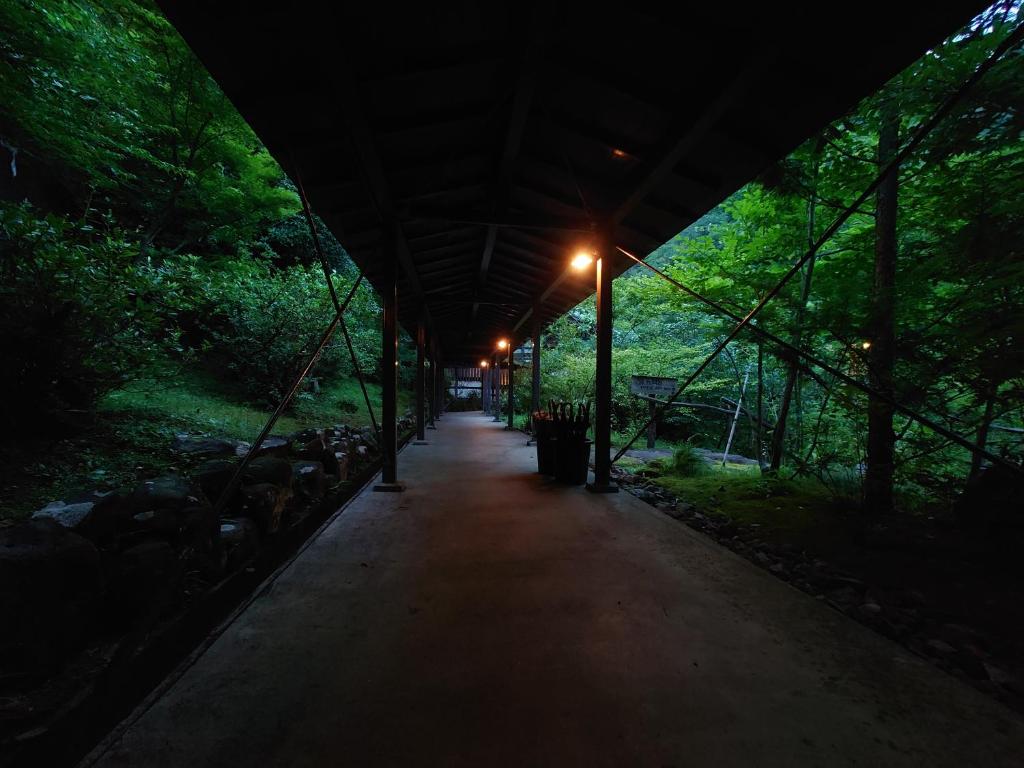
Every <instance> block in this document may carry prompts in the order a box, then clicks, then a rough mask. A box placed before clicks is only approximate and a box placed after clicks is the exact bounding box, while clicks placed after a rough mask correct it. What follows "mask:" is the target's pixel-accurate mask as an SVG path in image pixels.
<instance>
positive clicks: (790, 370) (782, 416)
mask: <svg viewBox="0 0 1024 768" xmlns="http://www.w3.org/2000/svg"><path fill="white" fill-rule="evenodd" d="M811 163H812V165H811V195H810V198H809V199H808V200H807V247H808V248H810V247H812V246H813V245H814V215H815V210H816V208H817V205H816V203H817V197H818V169H819V168H820V166H821V149H820V147H819V148H817V149H815V152H814V156H813V158H812V161H811ZM814 258H815V257H814V256H811V258H810V259H809V260H808V261H807V267H806V268H805V270H804V274H803V282H802V284H801V286H800V303H799V304H798V305H797V308H796V318H795V321H794V325H795V330H794V331H793V336H792V338H791V343H792V344H793V346H795V347H799V346H800V345H801V343H802V342H803V323H804V309H805V308H806V307H807V300H808V299H809V298H810V295H811V277H812V276H813V274H814ZM798 372H799V367H798V366H797V360H796V358H793V359H791V360H790V361H789V365H788V367H787V371H786V385H785V387H783V389H782V400H781V401H780V402H779V418H778V420H777V421H776V422H775V429H774V430H773V431H772V445H771V455H772V463H771V466H770V470H771V471H772V472H778V471H779V467H780V466H782V454H783V452H784V443H785V440H786V421H787V419H788V418H789V408H790V405H791V404H792V402H793V390H794V388H795V387H796V377H797V373H798Z"/></svg>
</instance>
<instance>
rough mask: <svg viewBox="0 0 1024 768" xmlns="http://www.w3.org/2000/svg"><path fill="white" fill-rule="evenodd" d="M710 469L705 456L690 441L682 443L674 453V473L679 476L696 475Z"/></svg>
mask: <svg viewBox="0 0 1024 768" xmlns="http://www.w3.org/2000/svg"><path fill="white" fill-rule="evenodd" d="M707 471H708V463H707V462H706V461H705V460H704V457H703V456H701V455H700V454H699V453H697V450H696V449H695V448H694V447H693V446H692V445H690V444H689V443H682V444H681V445H679V446H678V447H677V448H676V449H675V451H674V452H673V454H672V473H673V474H675V475H678V476H679V477H696V476H697V475H703V474H704V473H706V472H707Z"/></svg>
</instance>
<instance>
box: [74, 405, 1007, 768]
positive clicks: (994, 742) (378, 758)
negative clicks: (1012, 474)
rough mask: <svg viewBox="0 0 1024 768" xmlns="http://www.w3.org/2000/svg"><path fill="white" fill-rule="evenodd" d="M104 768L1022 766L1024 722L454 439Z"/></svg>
mask: <svg viewBox="0 0 1024 768" xmlns="http://www.w3.org/2000/svg"><path fill="white" fill-rule="evenodd" d="M429 437H430V440H431V444H430V445H425V446H410V447H409V448H407V449H406V450H405V451H404V452H403V453H402V454H401V458H400V467H401V470H400V474H401V476H402V478H403V479H404V480H405V481H406V482H407V483H408V491H407V492H406V493H404V494H375V493H371V492H364V493H363V494H362V495H361V496H360V497H358V498H357V499H356V500H355V501H354V502H353V503H351V504H350V505H349V506H348V507H347V508H346V509H345V510H344V511H343V513H342V514H341V515H339V516H338V517H337V518H336V519H335V520H334V522H333V523H332V524H331V525H330V526H328V527H327V528H326V530H324V531H323V532H322V534H321V535H320V536H319V538H317V539H316V540H315V541H314V542H313V543H312V544H311V546H309V548H308V549H306V550H305V552H303V553H302V554H301V555H300V556H299V557H298V558H297V559H296V560H295V561H294V562H293V563H292V564H291V565H290V566H289V567H287V568H286V569H284V570H283V571H282V572H281V573H279V574H278V576H277V577H276V578H275V579H272V580H271V581H269V582H268V583H267V585H266V586H265V588H264V589H263V590H262V592H261V593H260V594H259V597H258V598H257V599H256V600H254V601H253V602H252V604H251V605H250V606H249V607H248V608H246V609H245V610H244V611H243V612H242V613H241V614H240V615H239V616H238V617H237V618H236V619H235V620H234V621H233V622H232V623H231V624H230V625H229V626H227V628H226V629H225V630H224V631H223V634H221V635H220V637H219V638H218V639H217V640H216V641H215V642H214V643H213V644H212V645H211V646H210V647H209V648H208V649H207V650H206V651H205V652H204V653H203V654H201V655H199V656H198V657H197V658H196V659H195V660H194V663H192V664H191V665H190V666H188V667H187V668H185V669H183V670H180V671H179V674H180V677H178V678H177V679H176V680H173V681H172V682H170V684H169V685H168V686H166V687H165V689H164V690H163V691H162V693H160V694H159V695H157V696H154V697H153V698H152V700H151V701H149V702H147V704H146V705H145V706H143V707H140V709H139V710H138V711H137V712H136V713H135V714H134V715H133V716H132V718H130V719H129V720H128V721H126V722H125V723H124V724H122V727H121V728H120V729H119V730H118V731H116V732H115V734H114V735H112V737H111V738H110V739H109V740H108V742H107V743H106V744H105V745H103V746H102V747H101V748H100V749H98V750H97V751H96V752H95V753H94V754H93V755H92V756H91V757H90V758H89V759H88V760H87V761H86V764H87V765H93V764H96V765H100V766H139V767H140V768H141V767H142V766H146V767H147V768H156V767H158V766H175V767H179V766H184V767H185V768H205V767H206V766H209V767H210V768H214V767H216V768H225V767H230V766H260V767H261V768H263V767H266V768H269V767H271V766H343V765H344V766H348V765H352V766H375V765H394V766H429V765H439V766H576V765H579V766H659V767H661V766H705V765H706V766H746V765H757V766H804V765H820V766H835V765H840V766H847V765H849V766H853V765H857V766H872V767H873V768H874V767H878V766H904V765H906V766H910V765H914V766H967V765H983V766H1003V765H1005V766H1010V765H1014V766H1019V765H1021V761H1022V755H1024V727H1022V721H1021V720H1020V719H1019V718H1018V717H1017V716H1015V715H1013V714H1012V713H1010V712H1009V711H1008V710H1005V709H1004V708H1003V707H1001V705H999V704H998V703H996V702H994V701H991V700H989V699H988V698H986V697H985V696H983V695H981V694H980V693H978V692H976V691H974V690H973V689H971V688H968V687H966V686H964V685H962V684H960V683H959V682H958V681H956V680H954V679H953V678H951V677H949V676H947V675H945V674H944V673H942V672H940V671H938V670H936V669H934V668H932V667H931V666H930V665H928V664H927V663H925V662H923V661H921V660H919V659H917V658H916V657H914V656H912V655H910V654H908V653H907V652H905V651H904V650H903V649H901V648H900V647H898V646H896V645H894V644H892V643H890V642H889V641H887V640H885V639H884V638H882V637H879V636H877V635H875V634H873V633H872V632H870V631H869V630H867V629H865V628H863V627H861V626H860V625H858V624H855V623H854V622H852V621H850V620H849V619H847V618H845V617H844V616H842V615H840V614H838V613H836V612H834V611H832V610H831V609H829V608H827V607H826V606H824V605H822V604H821V603H819V602H817V601H815V600H814V599H813V598H811V597H808V596H807V595H804V594H802V593H800V592H797V591H795V590H793V589H791V588H790V587H789V586H787V585H786V584H784V583H782V582H780V581H778V580H776V579H774V578H773V577H772V576H770V575H769V574H767V573H765V572H763V571H761V570H759V569H757V568H755V567H754V566H752V565H751V564H749V563H747V562H746V561H744V560H742V559H740V558H738V557H736V556H734V555H733V554H732V553H730V552H728V551H725V550H723V549H721V548H719V547H718V546H717V545H715V544H714V543H712V542H710V541H709V540H707V539H705V538H703V537H702V536H700V535H699V534H697V533H695V532H693V531H691V530H690V529H688V528H686V527H685V526H683V525H681V524H680V523H678V522H676V521H674V520H672V519H670V518H668V517H666V516H663V515H661V514H660V513H658V512H656V511H655V510H653V509H651V508H650V507H648V506H647V505H645V504H643V503H641V502H640V501H638V500H637V499H635V498H633V497H632V496H630V495H628V494H625V493H621V494H618V495H609V496H594V495H591V494H588V493H587V492H586V491H584V490H583V489H582V488H561V487H557V486H554V485H551V484H550V483H548V482H546V481H544V480H542V479H541V478H540V477H539V476H537V475H535V474H533V470H534V469H535V460H534V456H535V454H534V449H533V448H527V447H526V446H525V439H524V437H523V436H522V435H519V434H510V433H506V432H503V431H502V430H501V428H500V425H497V424H494V423H493V422H492V421H490V420H489V419H486V418H484V417H482V416H480V415H479V414H449V415H446V416H445V417H444V419H442V420H441V422H439V427H438V430H437V431H436V432H431V433H430V434H429Z"/></svg>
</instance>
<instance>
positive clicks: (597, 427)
mask: <svg viewBox="0 0 1024 768" xmlns="http://www.w3.org/2000/svg"><path fill="white" fill-rule="evenodd" d="M609 234H610V233H608V232H605V233H604V235H603V237H601V239H600V241H599V243H598V251H597V256H598V258H597V262H596V263H595V265H594V266H595V269H596V271H597V297H596V300H597V301H596V303H597V324H596V325H597V360H596V366H595V369H596V370H595V382H594V385H595V386H594V481H593V482H592V483H588V484H587V490H589V491H594V492H595V493H616V492H617V491H618V490H619V488H618V486H617V485H615V484H614V483H612V477H611V475H612V462H611V449H612V273H613V269H612V260H613V259H614V258H615V246H614V243H613V241H612V238H611V237H609Z"/></svg>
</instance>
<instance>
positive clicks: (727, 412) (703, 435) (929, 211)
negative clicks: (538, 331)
mask: <svg viewBox="0 0 1024 768" xmlns="http://www.w3.org/2000/svg"><path fill="white" fill-rule="evenodd" d="M1017 13H1018V7H1017V4H1015V3H1000V4H997V5H995V6H993V7H992V8H991V9H989V10H988V11H987V12H986V13H985V14H984V15H983V16H981V17H979V18H978V19H976V20H975V22H974V23H973V24H972V25H971V26H970V27H969V28H967V29H965V30H964V31H963V32H961V33H960V34H958V35H956V36H954V37H952V38H950V39H949V40H947V41H945V43H944V44H943V45H941V46H939V47H938V48H936V49H935V50H933V51H930V52H929V53H928V55H926V56H925V57H923V58H921V59H920V60H919V61H917V62H916V63H915V64H914V65H913V66H911V67H910V68H908V69H907V70H906V71H904V72H903V73H901V74H900V75H899V76H898V77H896V78H894V79H893V80H892V81H891V82H889V83H888V84H887V85H886V86H885V87H884V88H883V89H882V90H881V91H879V92H878V93H877V94H875V95H874V96H872V97H871V98H869V99H867V100H865V101H864V102H863V103H862V104H860V105H859V107H858V108H857V109H856V110H854V111H853V112H851V113H849V114H848V115H846V116H845V117H843V118H842V119H841V120H839V121H837V122H836V123H835V124H833V125H832V126H830V127H829V128H828V129H827V130H826V131H824V132H823V133H822V134H821V135H820V136H816V137H814V138H813V139H811V140H810V141H808V142H807V143H805V144H804V145H803V146H802V147H801V148H800V149H798V150H797V151H796V152H794V153H793V154H792V155H791V156H790V157H788V158H787V159H786V160H785V161H784V162H783V163H780V164H778V165H777V166H776V167H774V168H772V169H771V170H770V171H769V172H768V173H766V174H765V175H764V176H763V177H762V178H761V179H759V180H758V181H757V182H756V183H753V184H750V185H748V186H747V187H745V188H744V189H742V190H740V191H738V192H737V193H735V194H734V195H732V196H731V197H730V198H729V199H728V200H727V201H725V202H724V203H723V204H722V205H721V206H719V207H718V208H717V209H715V210H714V211H712V212H711V213H709V214H708V215H707V216H705V217H704V218H703V219H702V220H701V221H700V222H698V223H697V224H695V225H694V226H692V227H690V228H689V229H687V230H686V231H684V232H682V233H680V234H679V235H678V236H677V237H676V238H675V239H673V240H672V241H671V242H669V243H666V244H665V245H664V246H663V247H662V248H661V249H660V250H659V251H657V252H656V253H655V254H654V255H653V256H652V257H651V259H650V261H651V263H652V264H655V265H657V266H658V267H659V268H661V269H663V270H664V271H665V272H666V273H667V274H668V275H669V276H671V277H673V278H675V279H676V280H678V281H679V282H681V283H682V284H684V285H686V286H688V287H690V288H692V289H695V290H696V291H697V292H698V293H700V294H701V295H703V296H705V297H706V298H708V299H710V300H712V301H714V302H717V303H718V304H720V305H722V306H724V307H725V308H726V309H728V310H730V311H732V312H733V313H735V314H737V315H739V316H743V315H745V314H746V313H747V312H748V311H749V310H750V309H751V308H752V307H754V306H755V305H756V304H757V302H758V301H759V300H760V299H761V298H762V297H763V296H764V294H765V293H766V292H767V291H768V290H769V289H770V288H771V286H772V285H774V283H775V282H776V281H777V280H778V279H779V277H780V276H781V275H782V274H783V273H784V272H785V271H786V270H787V269H788V268H789V267H790V266H791V265H792V264H793V263H794V262H795V261H797V260H798V259H799V258H800V256H802V255H803V253H804V252H805V251H807V250H808V248H809V247H810V245H811V244H812V243H813V242H814V241H815V240H816V239H817V238H818V237H819V236H820V234H821V232H822V231H824V229H825V228H826V227H827V226H828V225H829V224H831V222H832V220H833V219H834V218H835V217H836V215H837V214H838V212H839V211H841V210H842V209H844V208H845V207H846V206H847V205H848V204H849V201H851V200H853V199H854V198H855V197H856V196H857V195H858V194H859V192H860V191H861V190H863V189H864V188H865V187H866V186H867V184H868V182H869V181H870V180H871V179H872V177H873V176H874V175H875V174H877V173H878V171H879V169H880V167H881V166H882V165H884V164H885V163H886V162H887V161H888V160H889V159H890V158H891V157H892V155H893V154H894V152H895V148H896V147H899V146H900V145H901V143H903V142H905V141H906V140H907V138H908V136H910V135H911V134H912V132H913V131H914V130H915V129H916V128H917V127H918V126H919V125H921V123H922V122H924V121H925V120H926V119H927V118H928V117H929V116H930V115H931V114H932V113H933V111H934V110H935V109H936V108H937V107H938V105H939V104H940V103H941V102H942V101H943V99H945V98H947V97H948V96H949V94H950V93H952V92H954V91H956V89H957V88H958V87H959V86H960V84H961V83H962V82H963V81H964V80H965V78H966V77H967V76H968V75H969V74H970V73H971V72H972V71H973V70H974V69H975V68H976V67H977V66H978V65H979V64H980V63H981V62H982V61H983V60H985V59H986V57H988V56H989V55H990V53H991V52H992V51H993V49H994V48H995V47H996V46H997V45H998V44H999V43H1000V42H1001V41H1002V40H1003V39H1004V38H1005V37H1006V36H1007V34H1009V32H1010V31H1011V30H1012V29H1013V28H1014V27H1015V25H1016V20H1017ZM1022 71H1024V69H1022V67H1021V54H1020V51H1019V50H1017V51H1014V52H1013V53H1011V54H1008V55H1007V56H1006V57H1005V58H1004V59H1003V60H1002V61H1001V62H1000V63H999V64H998V65H997V67H996V68H995V69H994V70H993V71H991V72H990V73H988V74H987V75H986V76H985V77H984V78H983V79H982V80H981V81H980V83H979V84H978V85H977V86H976V87H975V88H973V89H972V90H971V91H970V92H969V93H968V94H967V95H966V96H965V97H964V99H963V100H962V102H961V103H960V104H959V105H958V106H957V108H956V109H955V111H954V112H953V114H952V115H950V116H949V117H948V118H946V119H945V120H944V121H942V122H941V123H940V124H939V126H938V127H937V128H936V130H935V131H934V132H933V133H932V134H931V135H930V136H929V137H928V138H927V140H926V142H925V144H924V145H923V147H922V148H921V149H920V150H918V151H917V152H915V153H914V154H913V155H911V156H910V157H909V158H908V159H907V160H906V161H905V162H903V163H902V165H901V166H900V167H899V169H898V172H897V173H896V174H895V175H894V176H893V177H892V179H891V181H890V182H888V183H887V184H886V185H883V187H882V189H881V190H879V192H878V193H877V194H876V195H875V196H874V198H873V203H872V204H870V205H865V206H864V207H862V208H861V209H859V210H857V211H856V212H855V214H854V215H853V216H852V217H851V218H850V220H849V221H848V222H847V223H846V224H845V225H844V226H843V227H841V228H840V230H839V231H838V232H837V233H836V234H835V236H834V237H832V238H831V239H830V240H829V241H828V242H827V243H826V244H825V245H824V246H823V247H822V249H821V250H820V251H819V252H818V253H817V254H816V256H815V258H813V259H811V260H810V261H809V262H808V263H807V265H806V267H805V268H804V269H803V270H802V273H801V274H800V275H799V276H798V278H797V279H794V280H792V281H790V283H789V284H788V285H787V287H786V288H785V289H784V291H783V292H782V293H781V295H780V296H779V297H778V298H777V299H775V300H774V301H772V302H771V303H770V304H768V305H767V307H766V309H765V311H764V312H762V313H761V314H760V315H759V316H758V318H757V321H756V322H757V323H758V324H759V325H760V326H761V327H762V328H764V329H766V330H770V331H771V332H772V333H774V334H775V335H776V336H780V337H782V338H783V339H785V340H787V341H789V342H790V343H791V344H793V345H794V346H796V347H800V348H803V349H807V350H812V351H813V352H814V354H815V355H816V356H818V357H819V358H821V359H823V360H824V361H826V362H827V363H828V364H829V365H830V366H832V367H833V368H835V369H838V370H840V371H841V372H843V373H845V374H847V375H848V376H851V377H853V378H854V379H856V380H859V381H863V382H865V383H867V384H870V385H872V386H874V387H875V388H876V389H879V390H883V391H885V392H888V393H890V394H891V395H892V396H894V398H895V399H896V400H897V401H899V402H900V403H901V404H903V405H905V406H907V407H908V408H910V409H911V410H913V411H914V412H916V413H920V414H922V415H925V417H926V418H928V419H930V420H932V421H934V422H937V423H938V424H940V425H941V426H944V427H946V428H947V429H948V430H950V431H952V432H954V433H956V434H958V435H961V436H964V437H966V438H969V440H970V441H971V442H973V443H976V444H977V445H979V446H980V447H982V448H987V449H988V451H989V452H990V453H992V454H995V455H996V456H1001V457H1005V458H1006V459H1008V460H1009V461H1010V462H1015V463H1019V462H1020V460H1021V457H1022V455H1024V410H1022V406H1024V400H1022V398H1024V389H1022V385H1024V378H1022V374H1024V324H1022V323H1024V260H1022V252H1021V247H1022V246H1021V244H1022V242H1024V239H1022V235H1024V215H1022V210H1021V204H1020V201H1021V199H1022V192H1024V142H1022V140H1021V129H1022V127H1024V122H1022V121H1024V115H1022V113H1021V110H1020V106H1021V104H1024V77H1022ZM593 324H594V302H593V299H590V300H588V301H586V302H584V303H583V304H581V305H580V306H579V307H577V308H576V309H575V310H574V311H573V312H571V313H569V314H568V315H566V316H565V317H563V318H561V319H560V320H559V321H557V322H556V323H555V325H554V326H553V327H552V328H551V329H550V332H549V334H548V336H547V339H546V342H545V346H547V347H549V348H550V349H549V350H547V351H546V352H547V354H546V357H545V368H546V371H547V375H546V378H545V384H546V395H548V396H554V397H560V398H574V397H575V398H580V397H587V396H589V395H590V393H591V392H592V390H593V362H592V360H593V352H592V350H593V339H592V331H593ZM733 324H734V323H733V322H731V321H729V320H727V319H725V318H723V317H721V316H718V315H716V314H715V313H714V312H712V311H710V310H709V309H708V308H707V307H706V306H705V305H702V304H701V303H699V302H697V301H695V300H694V299H693V298H691V297H689V296H687V295H686V294H685V293H682V292H681V291H679V290H678V289H677V288H676V287H674V286H672V285H671V284H669V283H668V282H667V281H665V280H663V279H661V278H660V277H659V276H657V275H654V274H652V273H651V272H650V271H648V270H645V269H643V268H642V267H639V266H636V267H634V268H633V269H632V270H631V271H630V272H629V273H627V275H626V276H625V277H624V278H623V279H620V280H618V281H617V283H616V289H615V330H614V334H615V335H614V341H615V351H614V371H615V396H616V411H615V419H616V423H615V424H614V428H615V429H616V430H619V431H621V433H622V439H623V440H627V439H628V438H630V437H632V434H633V432H635V431H636V429H637V427H638V426H639V425H640V424H642V423H643V420H644V418H645V417H646V415H647V404H646V402H643V401H641V400H638V399H637V398H635V397H631V396H630V394H629V381H630V375H631V374H645V375H655V376H671V377H678V379H679V380H680V381H682V380H683V379H684V378H685V376H686V375H687V374H688V373H689V372H690V371H692V370H693V369H694V368H695V367H696V366H697V365H698V364H699V363H700V362H701V360H703V358H704V357H705V355H707V354H708V352H709V351H710V350H711V349H712V348H713V346H714V345H715V344H716V343H717V342H718V341H719V340H720V339H721V338H723V337H724V336H725V335H726V334H727V333H728V331H729V330H730V329H731V327H732V325H733ZM745 380H747V381H748V383H747V385H746V387H745V388H744V381H745ZM680 399H681V401H686V402H688V403H693V407H682V408H675V409H672V410H671V411H670V412H669V413H668V414H667V415H666V417H665V418H664V420H663V423H662V424H661V425H660V432H661V434H663V435H665V436H666V437H668V438H670V440H671V441H672V442H679V441H685V443H686V444H687V445H690V446H695V447H703V448H709V449H717V450H718V451H721V450H722V448H723V447H724V442H725V440H726V437H727V435H728V433H729V423H730V421H731V418H732V416H733V414H734V413H735V405H736V402H737V401H738V400H742V406H741V409H740V422H739V424H738V427H739V430H738V433H737V434H738V437H737V440H736V442H735V443H734V450H735V451H736V452H739V453H742V454H745V455H746V456H748V457H750V458H752V459H756V460H757V461H758V462H759V463H760V465H761V467H762V470H763V471H764V472H768V473H773V472H777V473H781V474H782V475H783V476H785V477H792V476H805V477H812V478H816V479H817V480H818V481H820V482H821V483H824V484H825V486H827V487H828V488H829V489H831V490H832V491H833V492H834V493H835V494H836V495H837V496H840V497H846V498H849V499H851V500H853V501H856V502H858V503H859V502H861V501H864V506H865V509H866V510H867V511H869V512H871V513H874V514H879V513H883V514H884V513H886V512H889V511H890V510H891V509H892V508H893V506H894V505H895V506H896V507H897V508H902V509H904V510H906V511H915V510H918V509H920V508H921V507H922V506H927V505H929V504H937V505H939V506H942V505H944V504H948V503H949V502H951V501H952V500H953V499H955V498H957V497H958V496H959V495H960V494H961V492H962V491H963V489H964V488H965V486H966V484H967V483H968V481H970V480H972V479H976V478H978V476H979V474H980V472H981V470H982V468H983V467H984V466H986V465H987V464H988V463H989V462H988V461H987V460H984V459H983V458H982V457H981V456H979V455H978V454H972V453H971V452H970V451H968V450H965V449H964V448H963V447H961V446H958V445H956V444H955V443H953V442H951V441H950V440H949V439H948V438H947V437H943V436H942V435H940V434H937V433H936V432H935V431H933V430H931V429H929V428H927V427H925V426H922V425H921V424H920V423H919V422H917V421H915V420H914V419H913V418H908V417H906V416H903V415H901V414H899V413H897V414H894V413H893V410H892V408H891V407H890V406H888V405H886V404H885V403H882V402H880V401H879V402H873V399H872V398H869V397H868V396H867V395H865V394H864V393H863V392H861V391H859V390H857V389H856V388H854V387H851V386H848V385H847V384H844V383H843V382H841V381H837V380H835V378H834V377H833V376H830V375H829V374H828V373H826V372H823V371H821V370H819V369H816V368H815V367H814V366H813V365H807V364H805V363H804V362H802V361H801V360H799V359H795V358H794V356H793V355H791V354H787V353H786V351H785V350H784V349H779V348H778V347H776V346H774V345H772V344H771V343H769V342H764V343H762V344H758V341H757V337H756V336H754V335H750V334H748V335H745V336H742V337H740V339H738V340H737V341H736V342H735V343H734V344H732V345H731V346H730V347H728V348H727V349H726V351H725V353H724V354H723V355H722V356H721V357H720V358H719V359H718V361H716V363H715V364H714V365H713V366H712V367H711V368H710V369H709V370H708V371H706V372H705V373H704V374H703V375H702V376H701V377H700V378H699V379H698V380H697V381H696V382H695V383H694V384H693V385H692V386H691V387H690V388H689V389H688V390H687V392H686V393H685V395H684V396H683V397H681V398H680Z"/></svg>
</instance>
